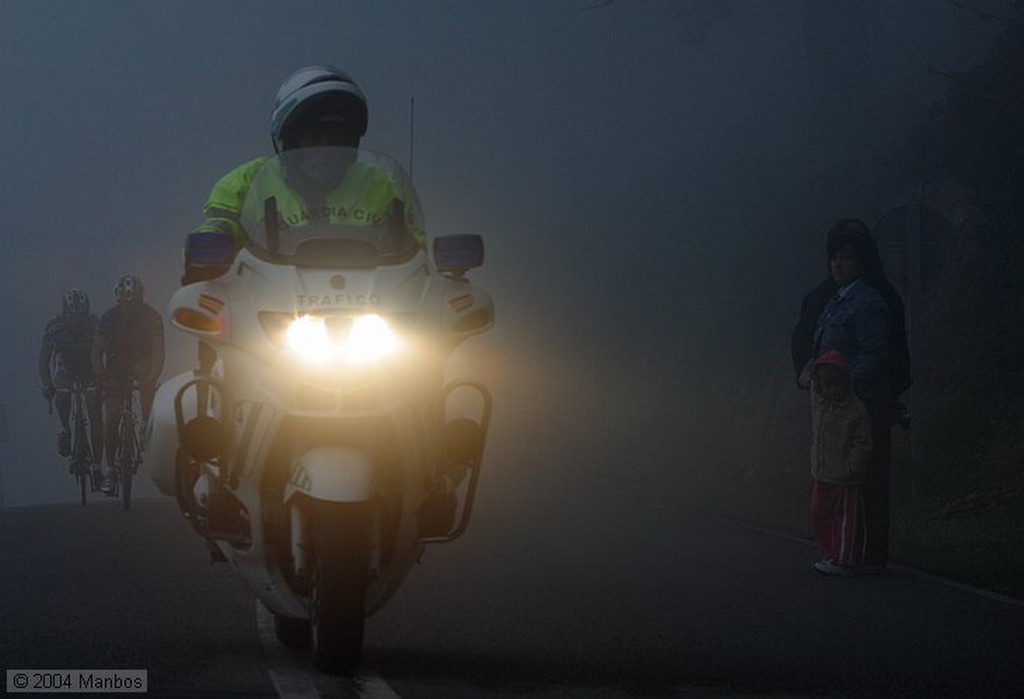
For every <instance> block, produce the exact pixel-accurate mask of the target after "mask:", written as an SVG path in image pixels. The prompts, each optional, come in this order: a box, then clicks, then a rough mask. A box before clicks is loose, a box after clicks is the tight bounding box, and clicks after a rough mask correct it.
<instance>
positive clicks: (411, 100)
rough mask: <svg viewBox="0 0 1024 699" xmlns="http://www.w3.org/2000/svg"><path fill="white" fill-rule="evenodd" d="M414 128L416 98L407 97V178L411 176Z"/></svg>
mask: <svg viewBox="0 0 1024 699" xmlns="http://www.w3.org/2000/svg"><path fill="white" fill-rule="evenodd" d="M415 128H416V98H415V97H410V98H409V178H410V179H411V178H412V164H413V157H414V151H413V146H414V144H415V140H414V139H415V136H416V133H415Z"/></svg>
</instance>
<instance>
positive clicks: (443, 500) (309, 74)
mask: <svg viewBox="0 0 1024 699" xmlns="http://www.w3.org/2000/svg"><path fill="white" fill-rule="evenodd" d="M368 123H369V108H368V106H367V101H366V97H365V95H364V94H363V91H362V90H361V89H360V87H359V85H358V84H357V83H356V82H355V80H353V79H352V77H351V76H349V75H348V74H347V73H345V72H344V71H341V70H339V69H338V68H335V67H333V66H329V65H311V66H306V67H303V68H300V69H298V70H296V71H295V72H293V73H292V74H291V75H290V76H288V77H287V78H286V79H285V81H284V82H283V83H282V84H281V86H280V88H279V89H278V91H277V96H276V98H275V100H274V106H273V109H272V111H271V119H270V133H271V139H272V141H273V145H274V152H275V153H277V154H278V155H281V154H283V153H287V152H289V151H293V150H300V149H311V148H318V147H345V148H352V149H356V148H358V147H359V144H360V142H361V140H362V137H363V136H364V135H365V134H366V129H367V126H368ZM268 162H271V159H270V158H267V157H259V158H256V159H254V160H250V161H249V162H247V163H243V164H242V165H239V166H237V167H236V168H235V169H233V170H231V171H230V172H228V173H227V174H225V175H224V176H223V177H221V179H220V180H218V181H217V183H216V184H215V185H214V186H213V189H212V191H211V192H210V195H209V197H208V198H207V200H206V203H205V204H204V206H203V214H204V215H205V217H206V219H205V221H204V222H203V223H202V225H200V226H199V227H198V228H197V229H196V231H195V232H196V233H227V234H230V235H231V237H232V239H233V241H234V247H235V250H236V251H237V250H238V249H239V248H241V247H242V246H244V245H245V242H246V240H247V235H246V232H245V230H244V228H243V225H242V209H243V205H244V203H245V200H246V196H247V195H248V194H249V188H250V185H251V184H252V182H253V179H254V178H255V177H256V174H257V173H259V172H260V171H261V170H262V169H263V168H264V167H266V166H267V164H268ZM293 162H298V164H299V168H297V172H296V171H288V172H282V174H281V177H280V178H277V179H276V181H275V184H276V187H277V188H276V189H275V190H274V191H268V192H266V193H265V197H264V198H266V197H269V196H274V197H276V199H277V200H278V203H279V204H281V203H282V202H285V203H286V202H289V201H294V199H295V196H294V195H293V194H292V193H291V190H290V188H289V181H290V178H292V177H296V178H305V182H306V184H307V185H308V184H309V183H316V184H318V185H321V183H322V185H321V186H318V187H314V189H322V190H323V197H322V200H321V201H319V202H302V201H301V200H300V201H299V202H297V209H296V210H297V211H298V212H299V214H300V217H302V216H305V212H314V211H315V210H316V209H317V208H321V209H322V210H329V211H330V212H331V213H330V214H328V215H329V216H330V217H331V218H332V223H345V224H354V225H370V224H371V223H377V222H380V221H385V222H398V220H401V222H402V223H404V224H405V225H404V228H405V229H406V230H407V231H408V234H410V235H411V236H412V239H413V241H414V244H415V245H416V246H418V247H420V248H423V247H425V246H426V234H425V232H424V230H423V225H422V222H421V221H418V220H416V219H415V216H414V212H415V211H416V210H417V208H418V207H417V206H416V205H415V202H413V201H411V200H410V195H409V193H407V192H405V191H404V190H403V188H402V187H401V186H400V185H399V183H397V182H395V181H394V180H392V179H391V178H390V176H389V175H388V174H387V173H383V172H381V171H378V170H376V169H374V168H372V167H369V166H366V165H364V164H362V163H356V164H355V165H351V166H349V167H347V168H346V169H345V170H344V172H341V173H338V172H334V171H332V168H331V167H330V166H325V162H324V161H323V160H321V159H320V158H319V157H318V156H317V155H316V153H315V152H314V153H305V154H302V155H301V159H299V160H297V161H293ZM304 189H306V190H309V189H310V187H309V186H306V187H304ZM336 212H349V215H350V216H351V217H350V218H342V220H340V221H338V220H334V219H335V217H336ZM355 212H359V215H358V216H356V215H354V214H355ZM281 213H282V214H284V213H286V212H285V211H284V210H282V212H281ZM309 215H310V217H312V216H313V215H314V214H313V213H310V214H309ZM224 271H226V266H216V265H215V266H206V265H203V264H199V263H198V262H196V263H193V261H192V260H189V259H188V256H187V254H186V256H185V270H184V274H183V275H182V277H181V282H182V284H190V283H193V282H197V281H202V280H206V279H211V278H214V277H217V276H220V275H221V274H223V273H224ZM215 359H216V356H215V353H214V351H213V350H212V349H211V348H210V347H209V346H207V345H205V344H204V343H200V344H199V348H198V364H199V367H198V371H199V373H200V374H205V373H208V372H209V370H210V368H211V367H212V366H213V363H214V361H215ZM438 417H439V423H440V409H439V411H438ZM452 460H453V459H448V461H452ZM443 471H444V473H441V474H439V481H438V482H439V489H438V491H437V492H435V493H434V494H433V495H432V496H431V498H430V499H429V500H428V502H427V504H426V505H425V507H424V510H423V512H422V513H421V516H422V518H423V520H425V521H432V522H436V524H433V525H428V526H427V528H428V529H434V528H436V529H438V530H441V531H445V530H446V526H448V523H449V522H450V521H451V520H452V519H453V517H454V512H455V508H456V497H455V495H454V489H455V487H457V486H458V484H459V483H461V481H462V480H463V479H464V477H465V475H466V469H465V467H464V465H463V464H461V463H459V464H457V465H454V466H453V467H450V468H445V469H443ZM204 489H205V486H201V487H200V490H204Z"/></svg>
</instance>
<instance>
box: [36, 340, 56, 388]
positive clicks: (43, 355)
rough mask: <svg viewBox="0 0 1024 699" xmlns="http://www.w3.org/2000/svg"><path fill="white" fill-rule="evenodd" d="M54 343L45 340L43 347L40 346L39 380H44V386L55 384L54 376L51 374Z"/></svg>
mask: <svg viewBox="0 0 1024 699" xmlns="http://www.w3.org/2000/svg"><path fill="white" fill-rule="evenodd" d="M53 350H54V343H53V342H47V341H43V345H42V347H40V348H39V380H40V381H42V382H43V387H44V388H45V387H46V386H51V385H52V384H53V377H51V376H50V360H51V359H53Z"/></svg>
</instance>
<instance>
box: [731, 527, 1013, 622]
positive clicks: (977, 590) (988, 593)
mask: <svg viewBox="0 0 1024 699" xmlns="http://www.w3.org/2000/svg"><path fill="white" fill-rule="evenodd" d="M716 519H717V520H719V521H720V522H726V523H728V524H731V525H734V526H739V527H743V528H745V529H753V530H755V531H759V532H762V533H764V534H771V535H772V536H776V537H779V538H780V539H789V540H790V541H799V542H800V543H804V544H809V545H811V546H814V545H815V544H814V541H813V540H811V539H808V538H806V537H802V536H796V535H794V534H787V533H786V532H781V531H778V530H776V529H769V528H768V527H761V526H758V525H756V524H747V523H746V522H742V521H740V520H738V519H733V518H732V517H716ZM888 567H889V568H892V569H893V570H899V571H903V572H905V573H909V574H911V575H914V576H917V577H919V578H924V579H926V580H931V581H932V582H934V583H938V584H940V585H946V586H947V587H952V588H956V589H957V590H963V591H964V592H969V593H971V594H974V595H977V596H978V597H985V598H987V599H990V600H994V601H996V602H1001V603H1002V604H1009V605H1011V606H1014V607H1024V600H1022V599H1017V598H1016V597H1008V596H1007V595H1001V594H999V593H998V592H993V591H992V590H986V589H985V588H983V587H975V586H974V585H969V584H967V583H962V582H957V581H956V580H950V579H949V578H944V577H942V576H941V575H936V574H935V573H929V572H927V571H924V570H918V569H917V568H911V567H910V566H905V565H902V564H899V563H892V562H890V563H889V565H888Z"/></svg>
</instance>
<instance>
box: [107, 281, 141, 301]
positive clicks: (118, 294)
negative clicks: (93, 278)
mask: <svg viewBox="0 0 1024 699" xmlns="http://www.w3.org/2000/svg"><path fill="white" fill-rule="evenodd" d="M142 295H143V289H142V280H141V279H139V278H138V277H136V276H134V275H131V274H126V275H124V276H123V277H121V278H120V279H118V280H117V284H115V285H114V298H115V299H117V300H118V301H125V302H128V303H131V302H133V301H139V302H141V301H142Z"/></svg>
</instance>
